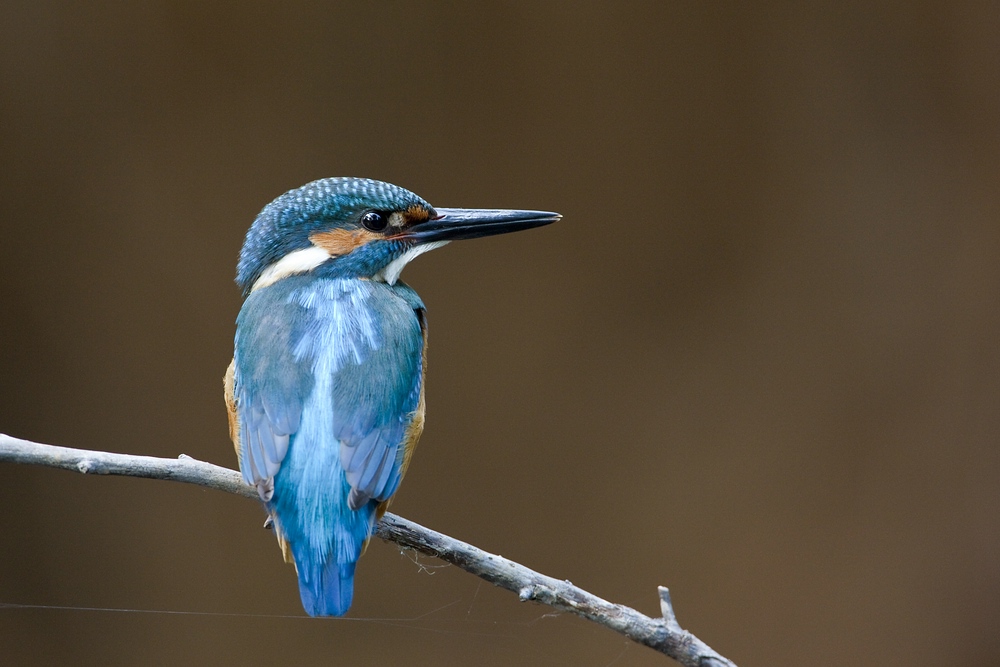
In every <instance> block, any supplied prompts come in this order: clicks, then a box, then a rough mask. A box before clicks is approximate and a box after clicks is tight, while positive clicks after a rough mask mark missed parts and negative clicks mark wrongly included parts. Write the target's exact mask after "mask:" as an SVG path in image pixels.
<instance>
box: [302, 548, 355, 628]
mask: <svg viewBox="0 0 1000 667" xmlns="http://www.w3.org/2000/svg"><path fill="white" fill-rule="evenodd" d="M303 560H304V561H305V562H303ZM303 560H299V561H298V562H297V563H296V569H297V570H298V574H299V596H300V597H301V598H302V606H303V607H304V608H305V610H306V613H307V614H309V615H310V616H343V615H344V614H346V613H347V610H348V609H350V607H351V598H353V597H354V567H355V566H356V565H357V563H337V562H336V561H334V559H333V558H332V557H331V558H330V559H329V560H327V561H326V562H325V563H311V562H309V560H308V559H303Z"/></svg>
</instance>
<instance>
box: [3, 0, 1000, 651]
mask: <svg viewBox="0 0 1000 667" xmlns="http://www.w3.org/2000/svg"><path fill="white" fill-rule="evenodd" d="M65 4H66V6H63V5H59V4H55V5H47V4H46V3H41V2H24V3H18V4H15V5H10V4H8V5H6V6H5V8H4V10H3V20H2V21H0V26H2V27H0V225H2V227H0V229H2V231H3V235H2V240H0V314H2V325H0V411H2V412H0V431H3V432H7V433H11V434H13V435H17V436H21V437H26V438H31V439H35V440H38V441H42V442H50V443H55V444H62V445H70V446H78V447H87V448H98V449H108V450H113V451H124V452H133V453H143V454H151V455H159V456H177V455H178V454H180V453H181V452H184V453H187V454H189V455H192V456H195V457H197V458H201V459H207V460H209V461H213V462H217V463H220V464H225V465H234V464H235V457H234V455H233V452H232V450H231V448H230V445H229V443H228V441H227V437H226V424H225V421H226V419H225V413H224V409H223V405H222V396H221V394H222V383H221V378H222V374H223V371H224V369H225V367H226V365H227V364H228V362H229V359H230V355H231V351H232V336H233V326H234V325H233V322H234V318H235V316H236V313H237V311H238V309H239V306H240V299H239V294H238V292H237V289H236V287H235V286H234V284H233V282H232V278H233V274H234V266H235V261H236V255H237V252H238V250H239V247H240V244H241V242H242V237H243V234H244V232H245V231H246V228H247V227H248V225H249V224H250V222H251V221H252V220H253V217H254V215H255V214H256V212H257V211H258V210H260V208H261V207H262V206H263V205H264V204H266V203H267V202H268V201H270V200H271V199H272V198H273V197H275V196H277V195H279V194H281V193H282V192H284V191H285V190H288V189H290V188H293V187H296V186H298V185H301V184H302V183H305V182H307V181H310V180H312V179H315V178H319V177H324V176H333V175H358V176H369V177H375V178H380V179H384V180H388V181H391V182H394V183H398V184H400V185H403V186H405V187H408V188H410V189H413V190H414V191H416V192H417V193H419V194H421V195H422V196H424V197H425V198H427V199H428V200H429V201H430V202H431V203H433V204H436V205H439V206H485V207H494V206H495V207H524V208H541V209H549V210H556V211H559V212H561V213H563V214H564V216H565V218H564V220H563V221H562V222H560V223H559V224H557V225H554V226H552V227H548V228H545V229H543V230H538V231H534V232H530V233H524V234H519V235H514V236H507V237H498V238H494V239H489V240H483V241H479V242H469V243H462V244H454V245H452V246H450V247H448V248H447V249H445V250H442V251H437V252H435V253H432V254H431V255H429V256H427V257H423V258H421V259H420V260H418V261H417V262H415V264H414V266H412V267H410V268H409V269H408V270H407V271H406V274H405V278H406V279H407V281H408V282H409V283H410V284H411V285H413V286H414V287H416V288H417V290H418V291H419V292H420V294H421V295H422V296H423V298H424V300H425V301H426V303H427V305H428V307H429V310H430V323H431V349H430V370H429V386H428V398H429V400H428V403H429V419H428V428H427V431H426V432H425V435H424V439H423V442H422V444H421V447H420V451H419V454H418V456H417V457H416V459H415V464H414V466H413V467H412V468H411V472H410V476H409V477H408V478H407V480H406V483H405V484H404V485H403V487H402V491H401V493H400V494H399V495H398V497H397V502H396V504H395V505H394V509H395V510H396V511H398V512H399V513H400V514H403V515H404V516H407V517H409V518H412V519H414V520H417V521H419V522H422V523H424V524H426V525H428V526H431V527H434V528H436V529H439V530H442V531H444V532H447V533H450V534H452V535H455V536H457V537H460V538H462V539H465V540H468V541H470V542H472V543H474V544H477V545H479V546H482V547H484V548H487V549H491V550H494V551H496V552H500V553H502V554H503V555H505V556H508V557H512V558H514V559H516V560H519V561H521V562H523V563H525V564H527V565H529V566H531V567H534V568H537V569H539V570H541V571H543V572H545V573H548V574H551V575H554V576H557V577H560V578H568V579H571V580H572V581H574V582H575V583H578V584H580V585H582V586H584V587H585V588H588V589H590V590H592V591H593V592H595V593H597V594H599V595H602V596H605V597H607V598H609V599H611V600H614V601H619V602H623V603H627V604H630V605H633V606H636V607H637V608H639V609H640V610H643V611H645V612H647V613H651V614H652V613H656V611H657V602H656V589H655V587H656V585H657V584H665V585H669V586H670V587H671V590H672V591H673V593H674V599H675V603H676V605H677V610H678V614H679V616H680V620H681V623H682V624H683V625H684V626H685V627H688V628H690V629H691V630H693V631H694V632H695V633H697V634H698V635H699V636H701V637H702V638H704V639H705V640H706V641H708V642H709V643H710V644H711V645H713V646H714V647H716V648H717V649H718V650H720V651H721V652H722V653H724V654H725V655H727V656H730V657H732V658H733V659H734V660H736V661H737V662H738V663H739V664H740V665H741V666H748V665H801V664H809V665H819V666H825V665H884V664H897V665H945V664H977V665H986V664H998V662H1000V632H998V631H997V626H998V621H1000V595H998V594H1000V565H998V562H1000V561H998V551H1000V518H998V517H1000V484H998V480H1000V448H998V442H997V439H998V434H1000V411H998V400H1000V356H998V341H1000V326H998V325H1000V322H998V319H1000V310H998V305H997V304H998V297H1000V268H998V267H1000V264H998V258H1000V222H998V220H1000V218H998V216H1000V194H998V193H1000V188H998V183H1000V181H998V177H1000V129H998V128H1000V37H998V35H1000V15H998V11H997V9H996V6H995V5H991V4H990V3H983V4H981V5H968V6H960V5H957V4H953V3H942V4H941V5H940V6H934V5H929V4H923V5H919V6H918V5H916V4H914V3H900V4H899V5H898V6H897V7H896V8H895V9H883V10H870V9H864V10H850V9H846V8H844V6H843V5H839V8H828V9H820V8H815V9H801V8H798V9H797V8H782V9H776V10H766V9H762V8H759V7H758V8H754V9H750V8H744V7H740V6H737V5H736V4H735V3H732V4H728V5H720V4H717V3H704V4H703V5H698V6H693V5H692V4H690V3H685V4H683V5H677V6H672V7H670V6H665V5H664V4H663V3H658V2H651V3H647V4H630V5H629V6H627V7H626V6H621V5H616V4H611V3H609V4H606V5H603V6H592V5H580V4H577V3H564V4H545V5H543V6H539V5H538V4H536V3H530V2H523V3H502V4H496V5H490V6H485V5H480V4H478V3H477V4H471V3H458V2H455V3H446V2H442V3H437V4H433V5H429V6H425V7H423V8H421V9H417V8H414V7H412V6H411V5H410V4H409V3H402V2H389V3H380V4H378V5H377V6H375V7H366V8H354V9H350V10H347V9H341V8H334V7H325V8H319V7H305V6H294V7H283V8H278V7H275V6H272V4H273V3H258V4H251V3H245V2H232V3H194V2H179V3H170V4H156V3H149V4H144V5H143V6H142V7H133V6H132V5H131V4H129V3H122V4H118V3H115V4H106V5H99V6H96V7H91V8H80V7H76V8H73V7H69V6H68V5H69V4H70V3H65ZM86 4H89V3H86ZM208 4H211V6H207V5H208ZM0 503H2V507H3V509H4V520H3V528H2V538H0V540H2V542H0V549H2V559H0V602H8V603H10V602H13V603H24V604H32V605H59V606H67V607H108V608H116V609H117V608H120V609H137V610H175V611H187V612H212V615H205V616H192V615H166V614H147V613H135V612H132V613H124V612H111V611H82V610H41V609H6V610H0V651H2V654H3V656H4V660H5V661H11V662H10V664H101V665H119V664H121V665H128V664H164V665H167V664H170V665H176V664H187V663H195V664H198V663H201V664H236V663H239V664H243V665H265V664H267V665H276V664H355V665H379V666H383V665H392V664H407V665H441V664H485V665H509V664H521V665H550V664H551V665H594V666H596V667H604V666H605V665H609V664H618V665H626V664H627V665H661V664H665V659H663V658H662V657H661V656H657V655H656V654H654V653H653V652H651V651H649V650H647V649H644V648H641V647H638V646H633V645H629V644H628V642H626V641H625V640H624V639H622V638H620V637H619V636H617V635H614V634H612V633H610V632H608V631H605V630H603V629H600V628H597V627H596V626H592V625H590V624H587V623H585V622H583V621H580V620H578V619H575V618H571V617H566V616H550V615H547V614H546V611H547V610H546V609H545V608H542V607H538V606H535V605H524V604H520V603H518V602H517V601H516V598H515V597H514V596H512V595H510V594H507V593H504V592H501V591H498V590H495V589H493V588H492V587H490V586H488V585H485V584H483V585H480V583H479V581H478V580H477V579H475V578H473V577H471V576H470V575H467V574H465V573H463V572H461V571H459V570H456V569H455V568H449V567H440V564H439V563H437V562H436V561H433V560H429V559H424V558H420V559H418V560H419V564H415V563H414V562H413V557H412V556H411V555H401V554H400V553H399V550H398V549H396V548H394V547H392V546H389V545H386V544H383V543H381V542H379V543H375V544H373V545H372V547H371V548H370V549H369V552H368V554H367V555H366V557H365V558H364V560H363V561H362V564H361V566H360V570H359V575H358V582H357V595H356V603H355V606H354V608H353V609H352V611H351V614H350V618H351V619H368V620H346V621H336V620H334V621H322V620H321V621H312V620H306V619H300V618H272V617H267V616H256V615H267V614H275V615H291V616H300V615H301V614H302V612H301V608H300V606H299V601H298V594H297V591H296V586H295V582H294V575H293V571H292V569H291V568H290V567H287V566H285V565H283V564H282V563H281V559H280V557H279V553H278V549H277V548H276V546H275V544H274V540H273V538H272V536H271V535H270V534H269V533H267V532H265V531H263V530H261V527H260V526H261V523H262V520H263V514H262V512H261V511H260V509H259V508H258V507H255V506H254V505H253V504H252V503H248V502H246V501H244V500H240V499H237V498H235V497H229V496H225V495H223V494H220V493H215V492H211V491H205V490H201V489H197V488H194V487H188V486H183V485H178V484H165V483H160V482H150V481H145V480H130V479H108V478H87V477H83V476H78V475H71V474H68V473H64V472H57V471H53V470H44V469H31V468H24V467H15V466H11V465H3V466H0ZM446 605H450V606H446ZM442 607H443V608H442ZM242 615H251V616H242ZM417 617H420V618H419V620H412V619H415V618H417ZM372 619H381V620H372ZM385 619H391V620H385Z"/></svg>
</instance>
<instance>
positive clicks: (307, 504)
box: [235, 275, 424, 615]
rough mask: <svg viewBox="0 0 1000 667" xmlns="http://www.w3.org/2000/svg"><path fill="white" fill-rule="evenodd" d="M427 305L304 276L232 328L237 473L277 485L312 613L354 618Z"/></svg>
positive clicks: (397, 473) (378, 285)
mask: <svg viewBox="0 0 1000 667" xmlns="http://www.w3.org/2000/svg"><path fill="white" fill-rule="evenodd" d="M423 307H424V306H423V303H422V302H421V301H420V298H419V297H418V296H417V295H416V293H415V292H413V290H411V289H410V288H409V287H408V286H406V285H404V284H402V283H397V284H396V285H387V284H386V283H383V282H378V281H373V280H359V279H354V278H343V277H318V276H316V275H299V276H290V277H287V278H285V279H283V280H280V281H278V282H276V283H274V284H273V285H270V286H268V287H264V288H262V289H258V290H255V291H253V292H252V293H251V294H250V295H249V296H248V297H247V299H246V301H245V303H244V305H243V308H242V310H241V311H240V314H239V317H238V319H237V332H236V355H235V395H236V399H237V405H238V411H239V421H240V435H241V437H240V441H241V442H240V447H241V468H242V470H243V474H244V477H245V478H246V479H247V481H248V482H249V483H259V482H260V480H261V479H266V478H270V477H273V484H274V488H273V495H272V496H271V498H270V500H269V501H268V508H269V509H270V510H271V511H272V514H273V516H274V518H275V524H276V527H277V529H278V530H279V531H281V533H282V534H283V535H284V537H285V539H286V540H287V541H288V542H289V543H290V545H291V548H292V555H293V557H294V560H295V565H296V570H297V572H298V577H299V590H300V594H301V597H302V603H303V605H304V607H305V609H306V611H307V612H308V613H309V614H311V615H341V614H343V613H345V612H346V611H347V608H348V607H349V606H350V603H351V596H352V591H353V576H354V567H355V564H356V562H357V560H358V558H359V557H360V554H361V550H362V548H363V546H364V543H365V541H366V540H367V539H368V537H369V536H370V534H371V530H372V527H373V524H374V519H375V511H376V508H377V507H378V505H379V503H380V502H382V501H384V500H387V499H388V498H389V497H390V496H392V494H393V493H395V491H396V489H397V488H398V486H399V482H400V479H401V476H402V465H403V460H404V456H405V452H404V440H405V438H406V432H407V428H408V427H409V425H410V422H411V421H412V420H413V416H414V413H415V411H416V410H417V406H418V402H419V399H420V390H421V385H422V382H423V377H422V376H423V368H422V352H423V334H422V330H421V319H420V316H418V311H422V310H423Z"/></svg>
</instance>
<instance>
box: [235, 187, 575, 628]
mask: <svg viewBox="0 0 1000 667" xmlns="http://www.w3.org/2000/svg"><path fill="white" fill-rule="evenodd" d="M559 218H560V216H559V214H557V213H549V212H546V211H527V210H506V209H461V208H434V207H432V206H431V205H430V204H428V203H427V202H426V201H424V200H423V199H421V198H420V197H418V196H417V195H415V194H414V193H412V192H410V191H408V190H405V189H403V188H401V187H398V186H395V185H392V184H390V183H384V182H381V181H375V180H369V179H365V178H325V179H321V180H318V181H313V182H312V183H308V184H306V185H304V186H302V187H300V188H297V189H295V190H291V191H289V192H286V193H285V194H283V195H281V196H280V197H278V198H277V199H275V200H274V201H273V202H271V203H270V204H268V205H267V206H265V207H264V209H263V210H262V211H261V212H260V213H259V214H258V215H257V218H256V219H255V220H254V222H253V224H252V225H251V227H250V229H249V231H248V232H247V235H246V240H245V241H244V243H243V249H242V250H241V251H240V257H239V262H238V264H237V269H236V283H237V285H239V287H240V289H241V290H242V292H243V297H244V302H243V307H242V308H241V309H240V313H239V315H238V316H237V319H236V337H235V351H234V354H233V361H232V363H230V365H229V368H228V370H227V371H226V375H225V381H224V384H225V400H226V407H227V409H228V412H229V434H230V437H231V438H232V440H233V445H234V447H235V448H236V455H237V458H238V459H239V465H240V471H241V472H242V473H243V479H244V480H245V481H246V482H247V484H250V485H253V486H255V487H256V488H257V493H258V495H259V496H260V499H261V501H262V502H263V503H264V507H265V509H266V511H267V513H268V522H269V524H270V526H271V527H272V528H273V529H274V532H275V534H276V535H277V538H278V544H279V545H280V547H281V551H282V554H283V556H284V559H285V562H288V563H292V564H294V566H295V570H296V573H297V576H298V584H299V595H300V597H301V599H302V606H303V607H304V608H305V611H306V613H308V614H309V615H310V616H342V615H343V614H345V613H346V612H347V610H348V609H349V608H350V606H351V600H352V597H353V594H354V572H355V567H356V565H357V562H358V559H359V558H360V557H361V554H362V552H363V551H364V549H365V546H366V545H367V543H368V540H369V538H370V537H371V534H372V531H373V529H374V527H375V523H376V521H378V519H380V518H381V517H382V515H383V514H384V513H385V511H386V508H387V506H388V504H389V502H390V500H391V499H392V497H393V494H395V493H396V491H397V489H398V488H399V483H400V481H401V480H402V478H403V475H404V474H405V473H406V469H407V467H408V465H409V463H410V457H411V456H412V455H413V450H414V448H415V447H416V444H417V440H418V439H419V438H420V434H421V432H422V431H423V428H424V373H425V371H426V367H427V356H426V352H427V318H426V314H425V313H426V309H425V307H424V303H423V301H421V300H420V297H419V296H417V293H416V292H415V291H413V289H411V288H410V287H409V286H407V285H406V284H405V283H403V282H402V281H400V280H399V275H400V273H401V272H402V270H403V267H405V266H406V264H407V263H408V262H410V261H411V260H412V259H414V258H415V257H417V256H418V255H420V254H422V253H425V252H427V251H428V250H432V249H434V248H439V247H441V246H443V245H445V244H447V243H449V242H450V241H454V240H459V239H472V238H478V237H482V236H491V235H494V234H504V233H507V232H514V231H518V230H522V229H530V228H532V227H539V226H542V225H547V224H549V223H552V222H555V221H557V220H559Z"/></svg>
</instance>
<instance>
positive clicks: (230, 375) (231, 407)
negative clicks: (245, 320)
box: [222, 359, 295, 565]
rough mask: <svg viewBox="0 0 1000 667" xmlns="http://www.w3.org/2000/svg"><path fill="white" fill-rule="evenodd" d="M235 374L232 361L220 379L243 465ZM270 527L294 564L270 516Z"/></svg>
mask: <svg viewBox="0 0 1000 667" xmlns="http://www.w3.org/2000/svg"><path fill="white" fill-rule="evenodd" d="M235 374H236V360H235V359H233V360H232V361H230V362H229V368H227V369H226V375H225V377H224V378H223V379H222V384H223V387H225V392H226V393H225V397H226V412H227V413H228V414H229V438H230V439H231V440H232V441H233V447H234V448H235V449H236V460H237V461H238V462H239V464H240V465H241V466H242V465H243V455H242V453H241V450H240V418H239V413H237V411H236V408H237V406H236V387H235V384H236V383H235ZM271 527H272V528H273V529H274V536H275V537H277V538H278V546H279V547H281V556H282V558H284V559H285V562H286V563H291V564H292V565H294V564H295V561H294V560H293V559H292V548H291V546H289V544H288V542H286V541H285V536H284V535H283V534H282V533H281V528H280V527H279V526H278V524H277V521H276V520H275V516H274V515H273V514H272V515H271Z"/></svg>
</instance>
